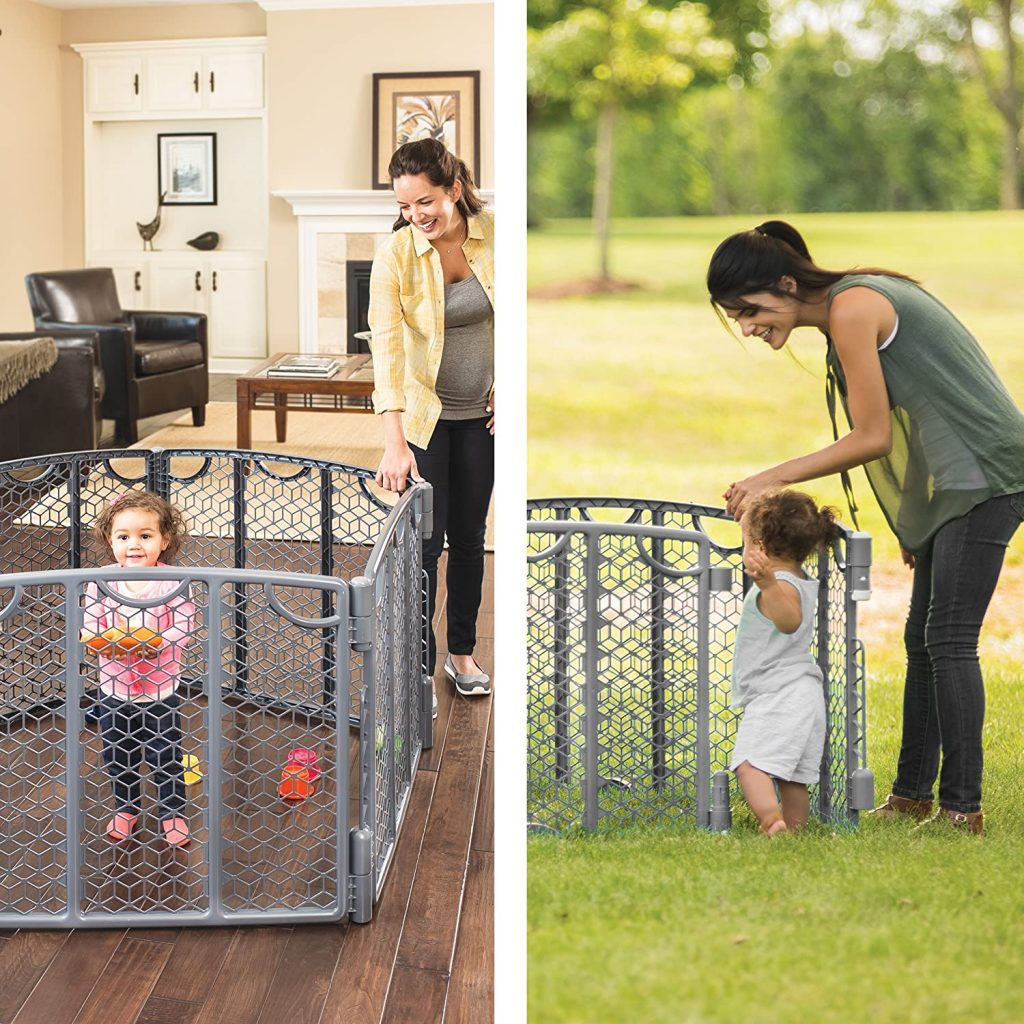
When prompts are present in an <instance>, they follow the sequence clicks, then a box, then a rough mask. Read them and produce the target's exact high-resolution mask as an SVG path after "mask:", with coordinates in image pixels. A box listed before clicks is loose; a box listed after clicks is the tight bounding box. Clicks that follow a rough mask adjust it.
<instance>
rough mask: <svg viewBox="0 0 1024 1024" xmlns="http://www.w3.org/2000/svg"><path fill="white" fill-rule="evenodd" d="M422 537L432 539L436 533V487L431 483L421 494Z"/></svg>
mask: <svg viewBox="0 0 1024 1024" xmlns="http://www.w3.org/2000/svg"><path fill="white" fill-rule="evenodd" d="M418 500H419V515H420V537H421V538H422V539H423V540H430V538H431V537H433V535H434V488H433V487H431V486H430V485H429V484H428V485H427V486H426V487H424V488H423V490H422V491H420V494H419V499H418Z"/></svg>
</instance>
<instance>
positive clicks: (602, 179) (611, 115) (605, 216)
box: [594, 102, 619, 281]
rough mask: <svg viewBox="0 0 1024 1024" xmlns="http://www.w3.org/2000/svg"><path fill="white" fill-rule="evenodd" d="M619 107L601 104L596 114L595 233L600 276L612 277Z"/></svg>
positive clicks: (601, 277) (608, 278) (611, 103)
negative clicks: (610, 245)
mask: <svg viewBox="0 0 1024 1024" xmlns="http://www.w3.org/2000/svg"><path fill="white" fill-rule="evenodd" d="M618 113H619V108H618V106H617V105H616V104H615V103H614V102H610V103H607V104H605V105H604V106H603V107H601V109H600V111H599V112H598V115H597V159H596V168H595V175H594V233H595V234H596V235H597V246H598V253H599V258H600V264H601V273H600V279H601V280H602V281H610V280H611V272H610V271H609V268H608V238H609V234H610V229H611V224H610V222H611V209H612V161H613V158H614V155H615V120H616V118H617V117H618Z"/></svg>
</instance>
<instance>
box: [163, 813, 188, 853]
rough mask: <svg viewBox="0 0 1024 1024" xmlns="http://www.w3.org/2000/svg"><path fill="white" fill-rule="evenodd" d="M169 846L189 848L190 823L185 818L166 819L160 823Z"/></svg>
mask: <svg viewBox="0 0 1024 1024" xmlns="http://www.w3.org/2000/svg"><path fill="white" fill-rule="evenodd" d="M160 827H161V828H162V829H163V830H164V839H166V840H167V845H168V846H175V847H177V846H188V841H189V831H188V822H187V821H185V819H184V818H164V820H163V821H161V822H160Z"/></svg>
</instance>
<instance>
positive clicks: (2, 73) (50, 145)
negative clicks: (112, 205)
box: [0, 0, 64, 331]
mask: <svg viewBox="0 0 1024 1024" xmlns="http://www.w3.org/2000/svg"><path fill="white" fill-rule="evenodd" d="M60 20H61V17H60V11H55V10H52V9H51V8H49V7H39V6H38V5H36V4H33V3H29V2H28V0H0V30H2V32H3V34H2V35H0V97H3V100H2V101H0V138H2V139H3V140H4V146H3V159H2V160H0V331H20V330H24V329H25V328H27V327H31V326H32V317H31V315H30V314H29V309H28V299H27V297H26V295H25V284H24V281H23V278H24V276H25V274H26V273H28V272H29V271H31V270H50V269H53V268H55V267H60V266H61V265H62V262H63V255H64V253H63V246H64V237H63V223H64V221H63V214H64V211H63V197H62V192H61V182H62V177H63V175H62V169H61V156H62V140H61V81H60V59H59V56H58V50H57V45H58V43H59V41H60Z"/></svg>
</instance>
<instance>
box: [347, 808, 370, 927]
mask: <svg viewBox="0 0 1024 1024" xmlns="http://www.w3.org/2000/svg"><path fill="white" fill-rule="evenodd" d="M348 865H349V868H348V869H349V880H348V916H349V919H350V920H352V921H353V922H355V923H356V924H366V922H367V921H369V920H370V918H371V917H372V916H373V873H372V868H373V836H372V835H371V833H370V830H369V829H366V828H354V829H351V830H350V831H349V834H348Z"/></svg>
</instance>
